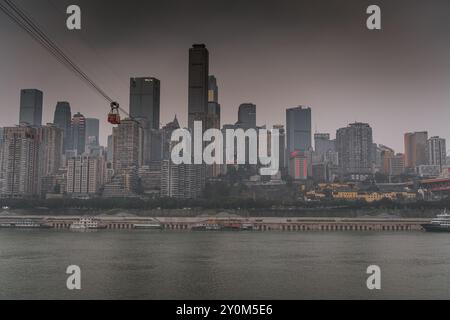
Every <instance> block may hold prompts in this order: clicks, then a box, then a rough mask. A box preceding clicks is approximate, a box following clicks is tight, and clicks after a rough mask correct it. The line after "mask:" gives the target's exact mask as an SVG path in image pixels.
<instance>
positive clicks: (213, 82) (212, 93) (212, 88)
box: [208, 76, 219, 103]
mask: <svg viewBox="0 0 450 320" xmlns="http://www.w3.org/2000/svg"><path fill="white" fill-rule="evenodd" d="M208 102H215V103H219V87H218V85H217V79H216V77H215V76H209V77H208Z"/></svg>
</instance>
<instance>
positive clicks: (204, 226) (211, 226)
mask: <svg viewBox="0 0 450 320" xmlns="http://www.w3.org/2000/svg"><path fill="white" fill-rule="evenodd" d="M191 230H192V231H221V230H222V227H221V226H220V225H219V224H217V223H199V224H196V225H194V226H192V229H191Z"/></svg>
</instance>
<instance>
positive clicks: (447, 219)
mask: <svg viewBox="0 0 450 320" xmlns="http://www.w3.org/2000/svg"><path fill="white" fill-rule="evenodd" d="M422 227H423V228H424V229H425V230H426V231H428V232H450V214H448V213H447V210H444V212H443V213H441V214H438V215H437V216H436V218H434V219H433V220H431V222H430V223H427V224H423V225H422Z"/></svg>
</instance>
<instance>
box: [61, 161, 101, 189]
mask: <svg viewBox="0 0 450 320" xmlns="http://www.w3.org/2000/svg"><path fill="white" fill-rule="evenodd" d="M104 177H105V160H104V158H103V157H102V156H87V155H83V156H77V157H74V158H71V159H69V160H68V162H67V187H66V192H67V194H68V195H70V196H72V197H85V196H92V195H95V194H97V193H98V192H99V191H100V188H101V187H102V186H103V183H104Z"/></svg>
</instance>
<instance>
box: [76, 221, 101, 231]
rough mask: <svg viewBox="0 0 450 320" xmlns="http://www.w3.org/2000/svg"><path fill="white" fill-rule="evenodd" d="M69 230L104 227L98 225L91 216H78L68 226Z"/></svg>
mask: <svg viewBox="0 0 450 320" xmlns="http://www.w3.org/2000/svg"><path fill="white" fill-rule="evenodd" d="M70 229H71V230H96V229H105V227H102V226H100V225H99V223H98V221H97V220H95V219H93V218H80V219H79V220H78V221H75V222H74V223H72V225H71V226H70Z"/></svg>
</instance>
